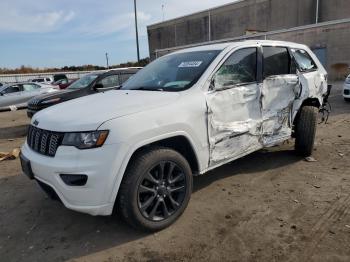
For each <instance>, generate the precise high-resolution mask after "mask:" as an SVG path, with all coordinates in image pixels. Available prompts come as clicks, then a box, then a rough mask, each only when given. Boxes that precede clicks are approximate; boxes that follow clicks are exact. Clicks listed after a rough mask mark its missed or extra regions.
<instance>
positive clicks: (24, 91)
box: [0, 82, 57, 111]
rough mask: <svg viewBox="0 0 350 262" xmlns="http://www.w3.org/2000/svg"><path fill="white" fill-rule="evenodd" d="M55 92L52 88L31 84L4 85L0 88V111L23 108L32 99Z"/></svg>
mask: <svg viewBox="0 0 350 262" xmlns="http://www.w3.org/2000/svg"><path fill="white" fill-rule="evenodd" d="M56 91H57V90H55V89H54V88H53V87H50V86H47V85H41V84H38V83H32V82H26V83H15V84H5V85H3V86H1V87H0V111H5V110H7V109H8V108H9V107H12V108H14V109H16V108H24V107H26V106H27V102H28V101H29V100H30V99H32V98H33V97H36V96H38V95H41V94H48V93H53V92H56Z"/></svg>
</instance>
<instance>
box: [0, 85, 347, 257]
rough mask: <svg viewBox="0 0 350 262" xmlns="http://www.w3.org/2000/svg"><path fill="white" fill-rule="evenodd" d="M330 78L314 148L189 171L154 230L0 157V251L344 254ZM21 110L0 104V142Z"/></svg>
mask: <svg viewBox="0 0 350 262" xmlns="http://www.w3.org/2000/svg"><path fill="white" fill-rule="evenodd" d="M340 90H341V85H340V84H337V85H336V86H335V88H334V90H333V93H332V95H331V98H330V101H331V103H332V105H333V112H332V114H331V116H330V119H329V122H328V124H326V125H325V124H321V125H319V127H318V133H317V142H316V149H315V151H314V158H315V159H316V160H317V162H306V161H305V160H304V159H302V158H300V157H297V156H296V155H295V154H294V152H293V146H294V142H293V141H290V142H289V143H285V144H283V145H281V146H278V147H274V148H271V149H268V150H262V151H259V152H257V153H254V154H252V155H249V156H247V157H245V158H243V159H239V160H237V161H234V162H232V163H230V164H227V165H225V166H223V167H220V168H218V169H216V170H214V171H211V172H209V173H208V174H206V175H204V176H200V177H196V178H195V179H194V193H193V195H192V199H191V201H190V204H189V206H188V208H187V210H186V211H185V213H184V214H183V216H182V217H181V218H180V219H179V220H178V221H177V222H176V223H175V224H174V225H173V226H171V227H169V228H168V229H165V230H163V231H161V232H158V233H155V234H145V233H141V232H137V231H135V230H133V229H131V228H129V227H128V226H127V225H126V224H125V223H123V222H122V221H120V220H118V219H117V218H115V217H92V216H89V215H85V214H80V213H76V212H74V211H70V210H68V209H66V208H65V207H63V206H62V205H61V204H60V203H58V202H54V201H52V200H50V199H48V198H47V197H46V196H45V194H44V193H43V192H42V191H41V189H40V188H39V187H38V185H37V184H36V183H35V182H33V181H30V180H28V179H27V177H25V176H24V175H23V174H22V172H21V169H20V163H19V160H18V159H17V160H9V161H3V162H0V261H66V260H72V261H139V260H142V261H164V260H169V261H199V260H200V261H332V262H333V261H350V162H349V161H348V159H349V156H350V132H349V129H350V114H349V113H350V103H346V102H344V101H343V99H342V97H341V95H340ZM28 122H29V120H28V119H27V118H26V113H25V111H17V112H6V113H0V151H10V150H12V149H13V148H15V147H19V146H20V145H21V144H22V143H23V141H24V139H25V137H24V136H25V129H26V125H27V124H28Z"/></svg>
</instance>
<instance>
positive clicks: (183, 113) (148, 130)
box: [21, 40, 327, 231]
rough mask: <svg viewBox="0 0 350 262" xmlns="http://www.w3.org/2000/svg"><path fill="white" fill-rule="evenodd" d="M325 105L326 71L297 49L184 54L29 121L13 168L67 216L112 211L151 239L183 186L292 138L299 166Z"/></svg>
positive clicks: (169, 218)
mask: <svg viewBox="0 0 350 262" xmlns="http://www.w3.org/2000/svg"><path fill="white" fill-rule="evenodd" d="M326 98H327V72H326V71H325V69H324V68H323V66H322V64H321V63H320V62H319V61H318V59H317V58H316V56H315V55H314V54H313V53H312V52H311V51H310V49H309V48H308V47H307V46H305V45H300V44H295V43H289V42H277V41H257V40H256V41H243V42H233V43H224V44H215V45H207V46H200V47H194V48H190V49H185V50H181V51H178V52H175V53H172V54H169V55H166V56H163V57H161V58H159V59H157V60H155V61H154V62H152V63H151V64H149V65H148V66H147V67H145V68H144V69H142V70H141V71H139V72H138V73H137V74H136V75H135V76H134V77H132V78H131V79H129V80H128V81H127V82H126V83H125V84H124V86H123V87H122V88H121V89H120V90H114V91H110V92H108V93H98V94H95V95H90V96H86V97H82V98H79V99H76V100H74V101H68V102H66V103H62V104H59V105H56V106H53V107H51V108H48V109H46V110H44V111H41V112H39V113H38V114H36V115H35V116H34V117H33V119H32V122H31V126H30V128H29V131H28V136H27V140H26V142H25V144H24V145H23V147H22V155H21V163H22V169H23V171H24V173H25V174H27V175H28V176H29V177H30V178H32V179H35V180H37V181H38V182H39V184H40V185H41V186H42V188H43V189H44V190H45V191H47V192H48V193H49V194H50V195H51V196H54V197H56V198H59V199H60V200H61V201H62V202H63V204H64V205H65V206H66V207H67V208H69V209H73V210H76V211H80V212H84V213H88V214H91V215H111V214H112V213H113V212H114V211H115V212H116V213H119V214H121V215H122V217H124V218H125V220H126V221H127V222H128V223H130V224H131V225H132V226H135V227H137V228H141V229H144V230H150V231H154V230H160V229H162V228H165V227H167V226H169V225H170V224H172V223H173V222H174V221H175V220H176V219H177V218H178V217H179V216H180V215H181V214H182V212H183V211H184V210H185V208H186V206H187V204H188V202H189V199H190V196H191V192H192V176H193V175H200V174H204V173H206V172H207V171H208V170H211V169H214V168H216V167H218V166H220V165H223V164H225V163H228V162H230V161H233V160H235V159H238V158H240V157H243V156H245V155H247V154H250V153H252V152H254V151H257V150H259V149H262V148H265V147H271V146H274V145H277V144H279V143H282V142H283V141H285V140H287V139H290V138H291V137H294V138H295V149H296V152H297V153H298V154H300V155H302V156H309V155H310V154H311V153H312V151H313V145H314V139H315V132H316V126H317V121H316V119H317V114H318V111H319V109H320V108H321V107H322V105H323V101H324V100H325V99H326ZM91 105H93V106H91Z"/></svg>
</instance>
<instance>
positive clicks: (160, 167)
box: [137, 161, 186, 221]
mask: <svg viewBox="0 0 350 262" xmlns="http://www.w3.org/2000/svg"><path fill="white" fill-rule="evenodd" d="M185 193H186V177H185V174H184V171H183V170H182V169H181V167H179V166H178V165H177V164H176V163H174V162H171V161H162V162H160V163H158V164H157V165H155V166H153V167H152V168H151V169H150V170H148V171H147V172H146V173H145V174H144V175H143V179H142V180H141V183H140V185H139V188H138V199H137V204H138V207H139V209H140V212H141V213H142V215H143V216H144V217H145V218H147V219H149V220H151V221H161V220H164V219H167V218H168V217H169V216H171V215H172V214H174V213H175V212H176V211H177V210H178V209H179V208H180V207H181V205H182V203H183V201H184V199H185Z"/></svg>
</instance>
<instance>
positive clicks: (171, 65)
mask: <svg viewBox="0 0 350 262" xmlns="http://www.w3.org/2000/svg"><path fill="white" fill-rule="evenodd" d="M220 52H221V50H210V51H196V52H187V53H178V54H172V55H168V56H164V57H161V58H158V59H157V60H155V61H154V62H152V63H151V64H149V65H148V66H146V67H145V68H144V69H142V70H141V71H139V72H138V73H137V74H136V75H134V76H133V77H132V78H130V79H129V80H128V81H127V82H126V83H125V84H124V85H123V87H122V88H121V89H126V90H151V91H181V90H185V89H187V88H190V87H191V86H192V85H194V84H195V83H196V82H197V81H198V79H199V78H200V77H201V75H202V74H203V73H204V71H205V70H206V69H207V67H208V66H209V64H210V63H211V62H212V61H213V60H214V58H215V57H216V56H217V55H218V54H219V53H220Z"/></svg>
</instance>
